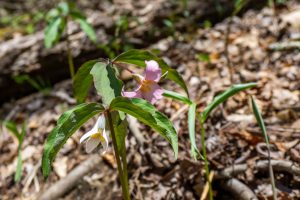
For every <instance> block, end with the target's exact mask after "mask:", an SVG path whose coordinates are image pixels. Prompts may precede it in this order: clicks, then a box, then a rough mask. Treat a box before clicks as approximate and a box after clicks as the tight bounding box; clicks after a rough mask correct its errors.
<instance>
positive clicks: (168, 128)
mask: <svg viewBox="0 0 300 200" xmlns="http://www.w3.org/2000/svg"><path fill="white" fill-rule="evenodd" d="M110 110H118V111H122V112H125V113H127V114H129V115H131V116H133V117H135V118H137V119H138V120H140V121H141V122H143V123H144V124H146V125H148V126H150V127H151V128H153V129H154V130H156V131H157V132H158V133H159V134H160V135H161V136H162V137H164V138H165V139H166V140H167V141H168V142H169V143H170V144H171V146H172V148H173V151H174V155H175V158H177V155H178V137H177V133H176V131H175V129H174V127H173V125H172V123H171V122H170V121H169V119H168V118H167V117H166V116H165V115H164V114H162V113H160V112H158V111H157V110H156V108H155V107H154V106H153V105H151V104H150V103H148V102H147V101H145V100H143V99H138V98H133V99H129V98H125V97H117V98H115V99H114V100H113V101H112V102H111V104H110Z"/></svg>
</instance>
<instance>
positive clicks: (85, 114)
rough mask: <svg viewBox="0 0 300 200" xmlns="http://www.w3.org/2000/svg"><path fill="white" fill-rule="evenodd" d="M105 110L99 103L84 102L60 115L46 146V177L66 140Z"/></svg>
mask: <svg viewBox="0 0 300 200" xmlns="http://www.w3.org/2000/svg"><path fill="white" fill-rule="evenodd" d="M103 111H104V107H103V106H102V105H101V104H99V103H83V104H80V105H78V106H76V107H75V108H73V109H71V110H69V111H67V112H65V113H64V114H62V115H61V116H60V118H59V119H58V121H57V125H56V127H55V128H54V129H53V130H52V131H51V133H50V134H49V136H48V138H47V141H46V143H45V146H44V152H43V157H42V170H43V175H44V176H45V177H48V175H49V173H50V169H51V163H52V161H53V160H54V158H55V156H56V154H57V152H58V151H59V150H60V149H61V148H62V146H63V145H64V144H65V143H66V141H67V140H68V139H69V138H70V137H71V136H72V135H73V134H74V133H75V131H77V130H78V129H79V128H80V126H82V125H83V124H84V123H85V122H86V121H87V120H89V119H90V118H92V117H93V116H94V115H96V114H99V113H101V112H103Z"/></svg>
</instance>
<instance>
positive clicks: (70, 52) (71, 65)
mask: <svg viewBox="0 0 300 200" xmlns="http://www.w3.org/2000/svg"><path fill="white" fill-rule="evenodd" d="M66 32H67V36H66V41H67V54H68V65H69V71H70V75H71V78H72V80H73V79H74V76H75V67H74V61H73V56H72V51H71V45H70V38H69V30H68V19H67V20H66Z"/></svg>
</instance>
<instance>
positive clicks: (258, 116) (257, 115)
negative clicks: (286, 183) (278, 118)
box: [251, 96, 277, 200]
mask: <svg viewBox="0 0 300 200" xmlns="http://www.w3.org/2000/svg"><path fill="white" fill-rule="evenodd" d="M251 105H252V110H253V113H254V116H255V119H256V121H257V123H258V125H259V127H260V129H261V132H262V134H263V136H264V138H265V141H266V144H267V150H268V160H269V173H270V180H271V185H272V190H273V199H275V200H276V199H277V195H276V185H275V178H274V173H273V168H272V165H271V148H270V142H269V136H268V134H267V130H266V126H265V123H264V120H263V118H262V116H261V114H260V112H259V109H258V107H257V104H256V102H255V100H254V98H253V97H252V96H251Z"/></svg>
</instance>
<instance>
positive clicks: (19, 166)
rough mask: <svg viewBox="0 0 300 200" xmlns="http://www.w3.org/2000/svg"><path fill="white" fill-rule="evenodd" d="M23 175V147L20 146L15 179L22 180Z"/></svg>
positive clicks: (16, 180)
mask: <svg viewBox="0 0 300 200" xmlns="http://www.w3.org/2000/svg"><path fill="white" fill-rule="evenodd" d="M21 176H22V154H21V147H20V146H19V149H18V161H17V168H16V173H15V177H14V181H15V182H19V181H20V180H21Z"/></svg>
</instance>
